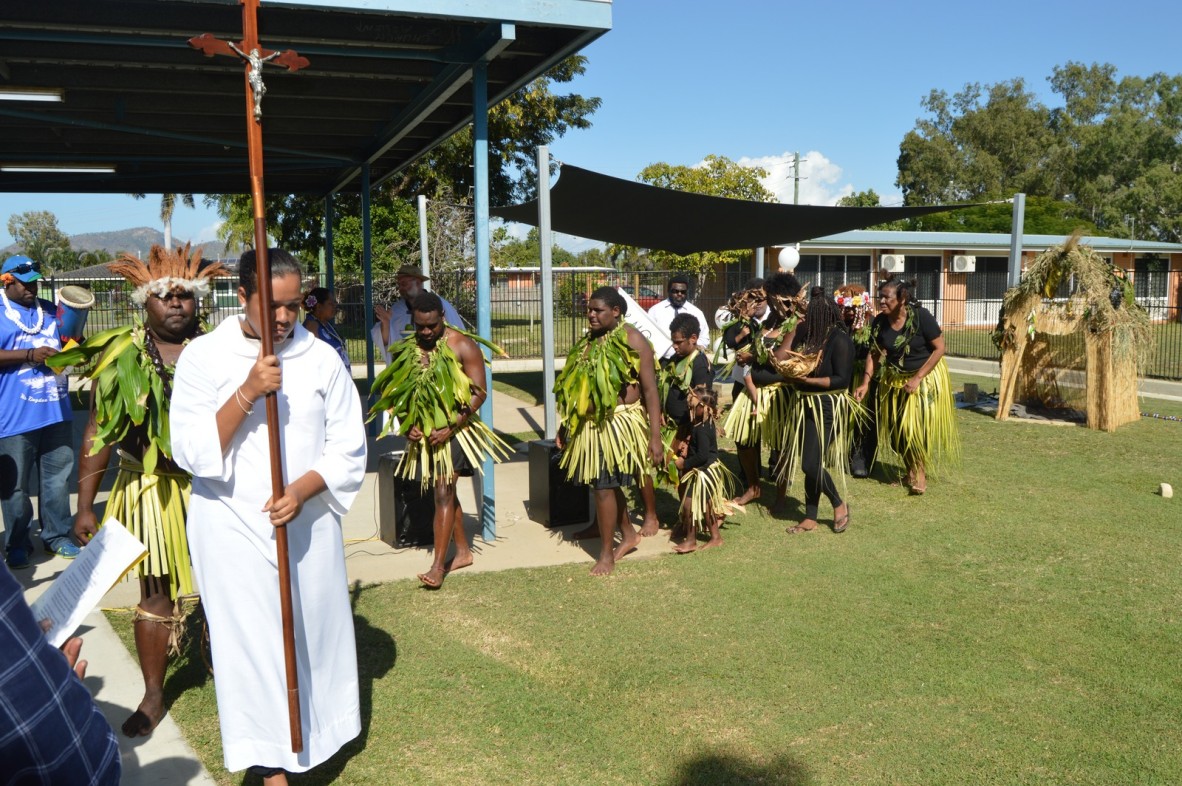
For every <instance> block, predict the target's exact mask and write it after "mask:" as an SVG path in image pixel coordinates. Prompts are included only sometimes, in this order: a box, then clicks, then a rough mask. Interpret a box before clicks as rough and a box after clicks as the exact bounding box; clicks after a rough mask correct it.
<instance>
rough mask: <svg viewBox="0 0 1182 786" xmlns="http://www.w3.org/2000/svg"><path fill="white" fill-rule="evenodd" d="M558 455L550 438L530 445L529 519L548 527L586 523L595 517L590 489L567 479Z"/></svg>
mask: <svg viewBox="0 0 1182 786" xmlns="http://www.w3.org/2000/svg"><path fill="white" fill-rule="evenodd" d="M560 455H561V454H560V453H559V452H558V448H557V447H555V445H554V440H552V439H539V440H536V441H534V442H531V443H529V517H530V518H531V519H533V520H534V521H537V522H539V523H541V524H545V525H546V526H547V527H565V526H566V525H568V524H585V523H587V522H588V521H590V520H591V518H592V516H594V515H595V514H594V510H593V506H592V504H591V487H590V486H587V485H585V484H582V483H571V482H570V481H568V480H567V479H566V473H565V472H563V471H562V470H561V469H559V467H558V459H559V457H560Z"/></svg>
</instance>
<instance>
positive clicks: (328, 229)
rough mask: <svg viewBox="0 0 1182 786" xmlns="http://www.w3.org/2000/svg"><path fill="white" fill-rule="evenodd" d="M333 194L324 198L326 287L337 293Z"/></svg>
mask: <svg viewBox="0 0 1182 786" xmlns="http://www.w3.org/2000/svg"><path fill="white" fill-rule="evenodd" d="M332 197H333V195H332V194H329V195H328V196H326V197H325V198H324V288H325V289H327V290H328V291H329V292H332V293H334V294H335V293H336V288H335V287H334V286H333V284H334V283H335V281H336V271H335V270H334V269H333V258H332V224H333V220H334V219H335V218H336V216H335V214H334V212H333V209H332V208H333V204H332Z"/></svg>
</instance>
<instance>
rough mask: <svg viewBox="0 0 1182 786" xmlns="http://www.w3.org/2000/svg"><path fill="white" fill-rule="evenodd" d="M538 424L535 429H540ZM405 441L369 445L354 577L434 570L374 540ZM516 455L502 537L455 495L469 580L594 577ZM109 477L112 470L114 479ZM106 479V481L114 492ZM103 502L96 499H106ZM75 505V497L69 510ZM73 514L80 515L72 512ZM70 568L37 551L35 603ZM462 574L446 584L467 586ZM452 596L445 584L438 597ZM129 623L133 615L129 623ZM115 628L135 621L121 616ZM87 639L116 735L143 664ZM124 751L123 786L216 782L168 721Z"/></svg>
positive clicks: (652, 551)
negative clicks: (497, 575)
mask: <svg viewBox="0 0 1182 786" xmlns="http://www.w3.org/2000/svg"><path fill="white" fill-rule="evenodd" d="M493 402H494V408H495V409H494V424H495V426H496V428H497V430H499V431H502V432H506V433H523V432H528V431H531V430H534V429H535V427H536V428H538V429H540V424H541V422H542V418H543V415H542V407H541V406H531V405H527V404H525V403H524V402H522V401H520V400H518V399H515V398H513V397H511V396H508V395H504V394H500V393H495V394H494V396H493ZM535 424H536V425H535ZM399 443H400V441H399V440H398V439H396V438H391V437H387V438H385V439H383V440H380V441H377V440H371V445H370V471H369V472H368V473H367V474H366V477H365V481H364V483H363V485H362V488H361V492H360V493H359V494H358V496H357V500H356V501H355V502H354V504H353V507H352V509H351V510H350V511H349V513H348V515H347V516H345V518H344V521H343V529H344V536H345V540H346V548H345V564H346V568H347V570H348V575H349V580H350V582H353V581H360V582H362V584H373V583H379V582H385V581H393V580H397V579H412V578H414V577H415V576H416V575H417V574H419V573H421V572H423V571H425V570H426V569H427V568H428V567H429V566H430V563H431V559H432V554H431V549H430V548H402V549H396V548H393V547H391V546H390V545H388V544H386V543H384V542H382V541H381V540H379V539H378V530H379V526H378V524H379V514H380V513H381V510H380V505H379V500H378V482H377V481H378V477H377V471H376V468H377V465H378V456H379V455H381V454H382V453H386V452H389V451H392V450H396V449H398V448H399V447H400V444H399ZM520 448H521V449H520V450H518V451H516V452H515V453H514V455H513V456H512V458H511V459H510V460H509V461H508V462H507V463H505V464H500V465H498V466H497V467H496V472H495V477H496V485H495V488H496V494H495V500H496V507H497V517H496V519H497V522H496V537H495V538H493V539H490V540H488V541H485V540H483V539H482V538H481V537H479V534H478V533H479V532H480V523H479V520H478V518H477V508H476V505H475V498H476V495H475V493H474V485H475V484H474V483H468V482H462V483H461V484H460V489H459V496H460V501H461V504H462V506H463V509H464V514H465V516H464V518H465V529H466V531H467V534H468V537H469V541H470V542H471V543H472V544H473V551H474V555H475V564H474V565H473V566H472V567H470V568H466V569H465V570H464V573H469V572H472V573H475V572H482V571H490V570H504V569H507V568H520V567H535V566H542V565H557V564H564V563H583V564H585V565H586V567H587V569H588V570H590V568H591V566H592V565H593V564H594V555H595V554H596V553H597V548H598V545H599V541H598V540H591V541H586V542H583V543H579V542H576V541H572V540H570V539H569V538H567V537H566V536H567V535H569V534H570V533H571V532H572V531H573V530H576V529H579V526H570V527H564V528H562V529H548V528H547V527H546V526H544V525H543V524H541V523H538V522H536V521H532V520H530V518H529V507H528V498H529V496H530V494H529V465H528V460H527V458H528V457H527V449H528V448H527V446H526V445H525V444H522V445H521V446H520ZM108 474H109V475H113V474H114V473H108ZM109 484H110V478H108V479H107V483H106V484H105V485H107V486H108V487H109ZM104 496H105V492H104V494H103V495H100V500H101V499H103V498H104ZM74 502H75V500H71V505H73V504H74ZM71 509H72V510H73V509H74V508H73V507H71ZM665 553H669V543H668V540H667V539H666V537H665V535H664V534H662V535H659V536H657V537H655V538H649V539H646V540H645V541H644V542H643V543H642V544H641V547H640V548H639V549H638V551H637V552H636V553H635V554H633V555H630V556H629V557H628V559H629V560H633V559H638V558H646V557H651V556H655V555H658V554H665ZM66 565H67V563H66V561H65V560H62V559H60V558H57V557H49V556H48V555H44V554H38V555H37V556H36V557H35V558H34V567H33V569H32V570H22V571H17V572H16V576H17V578H18V579H19V580H20V581H21V582H22V583H23V584H24V586H25V589H26V597H27V598H28V599H29V600H30V601H31V600H33V599H34V598H36V597H37V596H38V595H40V594H41V593H42V592H43V591H44V590H45V588H46V587H47V586H48V585H49V582H50V581H52V580H53V578H54V577H55V576H56V575H57V574H58V573H59V572H60V571H62V570H64V569H65V567H66ZM462 576H463V574H459V573H458V574H457V575H456V576H455V577H452V578H451V579H449V580H453V581H454V580H462ZM441 591H443V592H446V591H447V587H446V585H445V586H444V588H443V589H442V590H441ZM138 600H139V590H138V585H137V584H136V583H135V582H124V583H121V584H118V585H116V586H115V587H114V588H112V589H111V591H110V592H108V593H107V595H106V597H105V598H104V599H103V602H102V604H101V605H102V607H103V608H130V607H132V606H134V605H135V604H136V602H137V601H138ZM128 619H129V618H128ZM116 623H117V624H130V623H129V622H124V618H117V619H116ZM79 635H82V636H83V638H84V641H85V644H84V646H83V657H84V658H86V659H87V660H88V661H89V663H90V666H89V668H88V671H87V677H86V684H87V686H88V687H89V688H90V689H91V692H92V693H93V695H94V697H95V700H96V701H97V702H98V704H99V706H100V707H101V708H102V710H103V713H104V714H105V715H106V717H107V720H108V721H110V723H111V725H112V726H113V727H114V728H115V729H116V730H118V729H119V727H120V725H121V724H122V723H123V721H124V720H125V719H126V718H127V716H128V715H130V714H131V713H132V712H133V711H134V710H135V708H136V707H137V706H138V705H139V701H140V698H141V697H142V695H143V681H142V678H141V675H140V671H139V664H138V662H137V661H136V660H135V658H134V657H133V656H132V655H131V654H130V653H129V652H128V651H127V648H126V647H124V645H123V643H122V642H121V641H120V639H119V637H118V636H117V634H116V633H115V631H114V629H113V628H112V627H111V623H110V622H109V621H108V620H107V617H106V616H105V615H104V614H103V613H102V612H101V611H100V610H96V611H94V612H92V613H91V614H90V615H89V616H88V617H87V618H86V621H85V623H84V625H83V627H82V628H81V630H80V631H79ZM120 749H121V751H122V754H123V768H124V774H123V781H122V782H123V784H125V786H147V784H210V783H213V780H212V778H210V776H209V774H208V773H207V772H206V770H205V768H204V767H203V766H202V765H201V763H200V761H199V760H198V759H197V756H196V754H195V753H194V752H193V750H192V748H191V747H190V746H189V744H188V743H187V742H186V741H185V739H184V737H183V736H182V735H181V733H180V730H179V728H178V727H177V725H176V724H175V723H174V722H173V720H172V717H171V716H165V718H164V720H163V721H162V722H161V723H160V725H159V726H158V727H157V729H156V731H155V732H154V733H153V734H152V735H151V736H150V737H147V738H140V739H136V740H129V739H127V738H125V737H123V736H122V735H120Z"/></svg>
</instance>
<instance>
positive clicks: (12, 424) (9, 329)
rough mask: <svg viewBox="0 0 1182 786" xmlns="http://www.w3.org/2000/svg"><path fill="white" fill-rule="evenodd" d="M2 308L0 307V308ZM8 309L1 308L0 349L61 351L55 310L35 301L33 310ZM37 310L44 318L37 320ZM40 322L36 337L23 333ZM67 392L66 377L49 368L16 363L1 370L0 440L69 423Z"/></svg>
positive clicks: (14, 306) (15, 306)
mask: <svg viewBox="0 0 1182 786" xmlns="http://www.w3.org/2000/svg"><path fill="white" fill-rule="evenodd" d="M0 305H2V304H0ZM8 306H9V309H11V314H10V313H9V311H8V310H7V309H2V308H0V349H5V350H11V351H16V352H26V351H28V350H30V349H36V348H38V347H53V348H54V349H59V350H60V349H61V348H62V342H61V338H60V337H59V335H58V321H57V309H56V308H55V307H54V305H53V304H52V303H50V302H48V301H46V300H40V299H38V300H37V302H36V303H35V304H34V306H33V307H32V308H30V307H28V306H22V305H21V304H20V303H14V302H12V301H11V300H10V301H8ZM38 308H40V309H41V310H42V312H43V313H44V318H43V319H40V318H39V316H38V313H37V312H38ZM39 319H40V321H41V328H40V330H38V331H37V332H36V333H29V332H27V331H26V330H23V329H22V328H21V326H20V325H18V324H17V322H16V320H20V322H21V324H23V325H24V326H25V327H26V328H33V327H35V326H36V325H37V323H38V320H39ZM72 419H73V413H72V411H71V409H70V388H69V382H68V380H67V378H66V375H65V374H55V373H54V372H53V371H52V370H51V369H50V368H49V367H48V366H45V365H34V364H32V363H16V364H12V365H8V366H0V439H2V438H4V437H11V436H15V435H16V434H25V433H27V432H29V431H36V430H37V429H39V428H44V427H45V426H52V425H54V424H55V423H61V422H62V421H67V420H72Z"/></svg>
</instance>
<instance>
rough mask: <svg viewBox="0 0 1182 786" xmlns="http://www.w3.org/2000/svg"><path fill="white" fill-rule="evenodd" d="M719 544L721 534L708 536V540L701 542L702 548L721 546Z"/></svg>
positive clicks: (720, 542) (720, 543)
mask: <svg viewBox="0 0 1182 786" xmlns="http://www.w3.org/2000/svg"><path fill="white" fill-rule="evenodd" d="M721 545H722V536H721V535H719V536H717V537H714V538H710V540H708V541H706V542H705V543H703V544H702V548H704V549H713V548H717V547H719V546H721Z"/></svg>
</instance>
